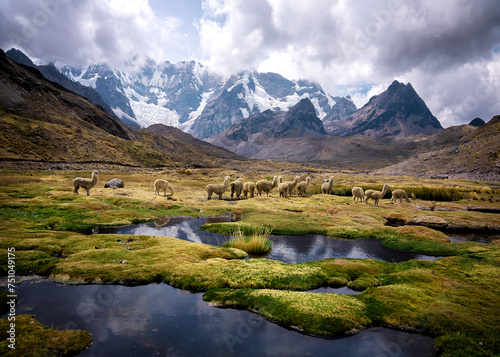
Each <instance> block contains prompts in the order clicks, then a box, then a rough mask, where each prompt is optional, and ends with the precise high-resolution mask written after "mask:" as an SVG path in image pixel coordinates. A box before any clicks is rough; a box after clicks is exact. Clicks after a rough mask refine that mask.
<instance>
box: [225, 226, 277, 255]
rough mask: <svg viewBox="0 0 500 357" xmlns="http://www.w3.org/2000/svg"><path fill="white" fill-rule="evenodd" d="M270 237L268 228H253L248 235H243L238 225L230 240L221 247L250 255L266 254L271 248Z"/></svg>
mask: <svg viewBox="0 0 500 357" xmlns="http://www.w3.org/2000/svg"><path fill="white" fill-rule="evenodd" d="M270 237H271V229H270V228H268V227H265V226H259V227H255V228H253V230H252V233H251V234H250V235H245V234H244V232H243V230H242V229H241V226H239V225H238V226H237V228H236V229H235V231H234V232H233V234H232V238H231V239H230V240H229V241H228V242H227V243H225V244H224V245H223V246H224V247H226V248H238V249H241V250H244V251H245V252H247V253H250V254H266V253H269V252H270V251H271V249H272V248H273V242H272V241H271V239H270Z"/></svg>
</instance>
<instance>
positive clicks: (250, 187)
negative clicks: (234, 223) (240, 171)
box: [242, 182, 257, 198]
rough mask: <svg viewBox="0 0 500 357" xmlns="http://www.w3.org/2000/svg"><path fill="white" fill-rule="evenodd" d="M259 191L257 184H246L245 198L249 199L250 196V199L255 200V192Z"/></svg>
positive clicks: (244, 186) (244, 187) (244, 185)
mask: <svg viewBox="0 0 500 357" xmlns="http://www.w3.org/2000/svg"><path fill="white" fill-rule="evenodd" d="M256 189H257V187H256V186H255V183H253V182H245V183H244V184H243V191H242V192H243V196H244V197H245V198H248V196H250V198H254V195H255V190H256Z"/></svg>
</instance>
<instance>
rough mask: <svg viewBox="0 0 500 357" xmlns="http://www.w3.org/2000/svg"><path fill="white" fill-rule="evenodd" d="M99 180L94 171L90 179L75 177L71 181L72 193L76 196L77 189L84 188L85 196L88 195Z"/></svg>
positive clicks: (97, 174)
mask: <svg viewBox="0 0 500 357" xmlns="http://www.w3.org/2000/svg"><path fill="white" fill-rule="evenodd" d="M98 179H99V172H97V170H94V172H92V179H88V178H82V177H77V178H75V179H74V180H73V193H76V194H77V195H78V189H79V188H80V187H81V188H84V189H86V190H87V196H89V195H90V189H91V188H92V187H94V186H95V185H96V184H97V180H98Z"/></svg>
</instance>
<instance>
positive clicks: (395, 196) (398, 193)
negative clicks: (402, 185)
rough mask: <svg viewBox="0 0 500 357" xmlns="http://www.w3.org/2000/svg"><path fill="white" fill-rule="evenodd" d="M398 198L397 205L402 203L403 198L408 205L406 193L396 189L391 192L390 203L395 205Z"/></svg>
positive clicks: (408, 200)
mask: <svg viewBox="0 0 500 357" xmlns="http://www.w3.org/2000/svg"><path fill="white" fill-rule="evenodd" d="M398 198H399V203H403V198H404V199H405V201H406V202H408V203H410V202H411V200H410V199H409V198H408V194H407V193H406V191H405V190H401V189H397V190H394V191H392V198H391V201H392V202H394V203H396V201H397V199H398Z"/></svg>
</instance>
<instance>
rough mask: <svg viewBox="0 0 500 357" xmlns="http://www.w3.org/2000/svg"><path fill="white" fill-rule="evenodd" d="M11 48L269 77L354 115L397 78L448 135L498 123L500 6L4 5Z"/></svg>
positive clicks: (40, 55) (69, 59)
mask: <svg viewBox="0 0 500 357" xmlns="http://www.w3.org/2000/svg"><path fill="white" fill-rule="evenodd" d="M12 47H16V48H19V49H21V50H22V51H23V52H25V53H26V54H27V55H28V56H30V57H31V58H32V59H34V60H38V61H43V62H48V61H53V62H57V61H59V62H61V63H70V64H73V65H87V64H89V63H95V62H103V61H106V62H108V63H110V64H112V65H116V66H121V65H123V62H124V61H125V60H126V59H128V58H130V57H131V56H134V55H138V54H139V55H146V56H149V57H152V58H154V59H156V60H161V61H164V60H169V61H170V62H177V61H182V60H190V59H195V60H199V61H201V62H202V63H204V64H205V65H207V66H209V67H210V68H211V69H212V70H216V71H219V72H220V73H222V74H226V75H228V74H231V73H236V72H238V71H241V70H245V69H256V70H259V71H262V72H277V73H280V74H282V75H283V76H285V77H286V78H289V79H309V80H313V81H317V82H319V83H320V84H321V86H322V87H323V88H324V89H325V91H327V92H328V93H330V94H332V95H336V96H337V95H338V96H345V95H351V97H352V98H353V99H354V101H355V103H356V105H357V106H358V107H361V106H362V105H364V104H365V103H366V102H367V100H368V99H369V98H370V97H371V96H372V95H375V94H379V93H380V92H382V91H384V90H385V89H386V88H387V87H388V86H389V85H390V83H391V82H392V81H393V80H395V79H396V80H399V81H401V82H404V83H407V82H410V83H411V84H412V85H413V87H414V88H415V90H416V91H417V93H418V94H419V95H420V96H421V97H422V98H423V99H424V101H425V102H426V103H427V105H428V106H429V108H430V109H431V111H432V113H433V114H434V115H435V116H436V117H437V118H438V119H439V120H440V121H441V123H442V125H443V126H445V127H448V126H450V125H455V124H462V123H468V122H469V121H470V120H472V119H473V118H475V117H480V118H482V119H484V120H486V121H488V120H489V119H491V117H493V116H494V115H497V114H500V100H499V93H500V6H499V3H498V0H481V1H472V0H443V1H436V0H413V1H411V0H408V1H404V2H403V1H397V0H379V1H372V0H356V1H349V0H314V1H298V0H252V1H248V0H149V1H147V0H79V1H76V0H1V1H0V48H2V49H3V50H5V51H6V50H8V49H10V48H12Z"/></svg>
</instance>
